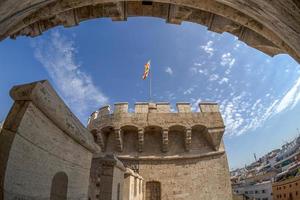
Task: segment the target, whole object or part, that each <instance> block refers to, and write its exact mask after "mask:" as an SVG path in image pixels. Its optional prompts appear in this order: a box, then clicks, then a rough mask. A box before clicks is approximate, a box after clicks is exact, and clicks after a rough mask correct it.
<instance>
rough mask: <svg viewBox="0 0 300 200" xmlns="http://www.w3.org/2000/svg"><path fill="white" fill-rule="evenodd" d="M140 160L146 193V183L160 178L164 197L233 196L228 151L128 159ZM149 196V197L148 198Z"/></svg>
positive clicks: (212, 199) (206, 199)
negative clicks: (193, 155) (211, 153)
mask: <svg viewBox="0 0 300 200" xmlns="http://www.w3.org/2000/svg"><path fill="white" fill-rule="evenodd" d="M121 161H123V162H124V163H126V164H127V165H128V166H130V162H132V163H134V164H135V165H136V163H138V171H139V174H140V175H141V176H142V177H143V179H144V188H143V190H144V191H145V192H144V196H145V197H147V183H148V182H153V181H155V182H159V183H160V185H161V189H160V190H161V199H162V200H167V199H173V200H199V199H201V200H231V199H232V192H231V184H230V181H229V179H230V176H229V169H228V163H227V158H226V154H224V153H221V154H218V155H215V156H207V157H202V158H193V159H171V160H162V159H160V160H157V159H155V158H152V159H148V160H138V161H137V160H134V161H132V160H131V161H130V160H126V159H122V158H121ZM146 199H147V198H146Z"/></svg>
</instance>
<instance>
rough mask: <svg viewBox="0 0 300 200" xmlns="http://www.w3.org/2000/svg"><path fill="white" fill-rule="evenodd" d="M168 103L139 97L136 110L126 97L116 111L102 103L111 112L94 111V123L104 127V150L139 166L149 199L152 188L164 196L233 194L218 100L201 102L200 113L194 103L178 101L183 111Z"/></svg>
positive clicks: (193, 199) (191, 199) (222, 198)
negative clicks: (125, 100)
mask: <svg viewBox="0 0 300 200" xmlns="http://www.w3.org/2000/svg"><path fill="white" fill-rule="evenodd" d="M163 105H164V106H163V109H161V104H156V103H153V102H151V103H145V102H144V103H136V104H135V112H134V113H130V112H128V104H127V103H122V106H121V105H119V104H118V107H117V108H116V106H115V111H117V112H116V113H115V112H114V113H109V112H107V111H103V109H107V110H108V109H109V107H105V108H101V109H100V111H101V112H102V113H107V115H99V114H97V113H93V114H92V116H91V119H90V121H89V124H88V128H89V130H91V132H97V131H100V132H101V134H102V136H101V138H102V139H103V140H102V142H103V143H104V145H101V147H102V146H103V147H104V149H102V155H105V154H116V155H117V157H118V158H119V159H120V160H121V161H122V162H123V164H124V165H125V167H128V168H131V169H133V170H135V171H136V172H138V173H139V175H141V176H142V177H143V179H144V185H143V189H142V191H144V194H143V195H144V197H146V199H147V200H148V199H152V197H151V194H150V193H151V190H153V192H157V193H158V194H159V195H160V198H161V199H162V200H167V199H178V200H179V199H182V200H183V199H188V200H199V199H202V200H211V199H214V200H231V187H230V180H229V170H228V164H227V159H226V154H225V149H224V144H223V141H222V137H223V133H224V130H225V129H224V128H225V127H224V123H223V120H222V117H221V114H220V112H219V107H218V105H217V104H215V103H200V104H199V108H200V111H201V112H198V113H197V112H196V113H195V112H192V111H191V107H190V104H189V103H178V104H177V110H178V112H173V113H172V112H171V111H170V109H169V108H170V105H169V104H166V103H164V104H163ZM120 107H121V108H120ZM167 109H169V110H168V112H167ZM120 110H122V112H120ZM100 111H98V112H100ZM121 147H122V148H121ZM126 181H127V182H128V180H126V178H125V182H126ZM127 184H129V183H127ZM128 187H129V186H126V185H125V188H126V191H128V190H130V189H128ZM155 187H156V188H155ZM149 192H150V193H149ZM128 194H130V192H127V193H126V195H125V196H126V199H128ZM135 194H137V193H135ZM133 196H134V197H133V198H134V199H135V198H137V199H138V195H133ZM153 198H154V197H153ZM155 199H156V198H155Z"/></svg>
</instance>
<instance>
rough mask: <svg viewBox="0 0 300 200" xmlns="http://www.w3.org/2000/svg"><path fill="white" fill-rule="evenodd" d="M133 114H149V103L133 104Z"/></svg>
mask: <svg viewBox="0 0 300 200" xmlns="http://www.w3.org/2000/svg"><path fill="white" fill-rule="evenodd" d="M134 111H135V113H148V112H149V103H147V102H137V103H136V104H135V109H134Z"/></svg>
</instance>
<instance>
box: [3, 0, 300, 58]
mask: <svg viewBox="0 0 300 200" xmlns="http://www.w3.org/2000/svg"><path fill="white" fill-rule="evenodd" d="M299 11H300V4H299V1H298V0H277V1H259V0H197V1H191V0H152V1H149V0H147V1H142V0H123V1H120V0H93V1H92V0H47V1H45V0H25V1H21V2H20V1H17V0H5V1H3V2H2V3H1V4H0V40H1V39H4V38H6V37H12V38H15V37H17V36H19V35H27V36H37V35H39V34H41V33H42V32H44V31H46V30H48V29H50V28H52V27H55V26H58V25H63V26H65V27H70V26H75V25H78V24H79V23H80V22H81V21H84V20H88V19H93V18H103V17H109V18H112V20H126V19H127V17H134V16H151V17H160V18H164V19H166V21H167V22H168V23H175V24H180V23H181V22H182V21H190V22H194V23H198V24H202V25H204V26H207V27H208V29H209V30H211V31H214V32H218V33H222V32H229V33H231V34H233V35H235V36H237V37H238V38H239V39H240V40H241V41H244V42H245V43H247V44H248V45H249V46H252V47H253V48H256V49H258V50H260V51H262V52H264V53H266V54H268V55H270V56H273V55H277V54H280V53H287V54H289V55H290V56H292V57H293V58H294V59H295V60H297V61H298V62H300V42H299V41H300V12H299Z"/></svg>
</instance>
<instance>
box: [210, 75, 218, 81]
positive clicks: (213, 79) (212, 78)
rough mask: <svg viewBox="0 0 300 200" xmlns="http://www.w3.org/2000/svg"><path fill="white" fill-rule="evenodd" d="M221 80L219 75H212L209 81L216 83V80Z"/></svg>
mask: <svg viewBox="0 0 300 200" xmlns="http://www.w3.org/2000/svg"><path fill="white" fill-rule="evenodd" d="M218 79H219V75H218V74H212V75H210V77H209V80H210V81H216V80H218Z"/></svg>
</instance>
